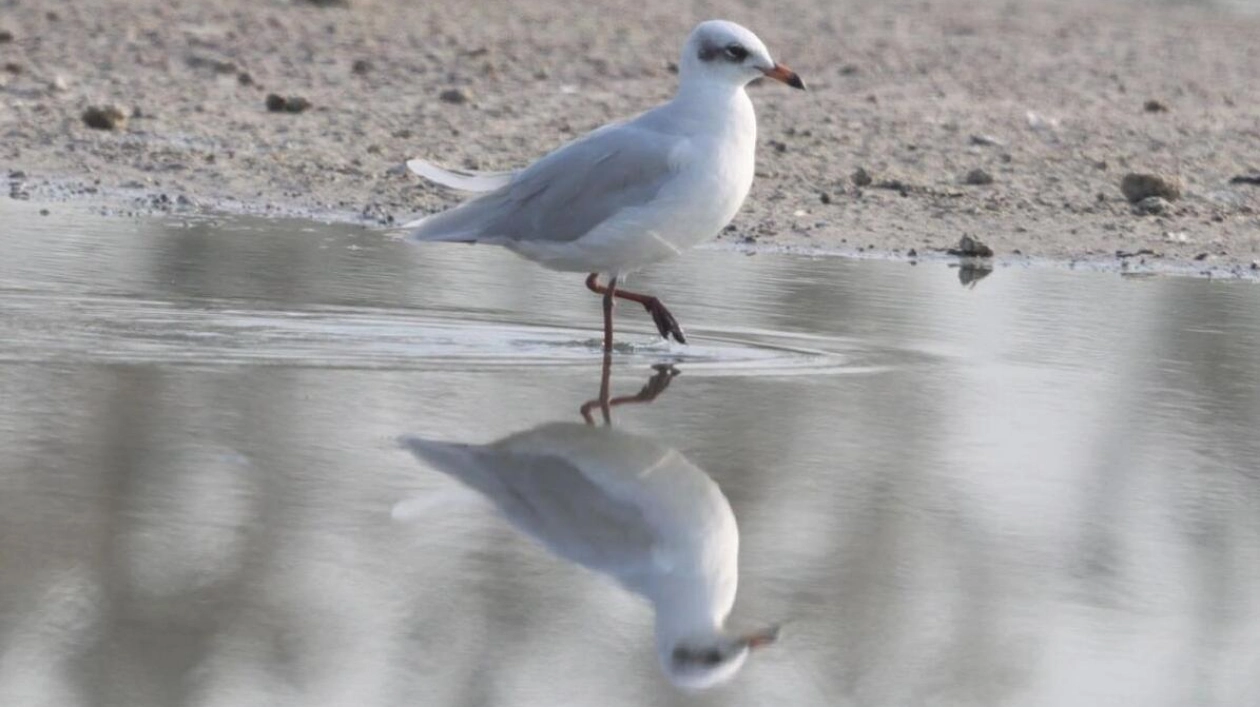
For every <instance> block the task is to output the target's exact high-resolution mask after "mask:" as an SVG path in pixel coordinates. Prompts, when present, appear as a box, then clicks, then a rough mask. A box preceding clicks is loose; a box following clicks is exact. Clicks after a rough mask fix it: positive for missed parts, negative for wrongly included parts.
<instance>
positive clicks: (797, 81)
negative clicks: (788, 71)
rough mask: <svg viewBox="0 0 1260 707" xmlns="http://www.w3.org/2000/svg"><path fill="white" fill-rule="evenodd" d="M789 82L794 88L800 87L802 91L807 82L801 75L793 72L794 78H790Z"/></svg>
mask: <svg viewBox="0 0 1260 707" xmlns="http://www.w3.org/2000/svg"><path fill="white" fill-rule="evenodd" d="M787 84H788V85H789V86H791V87H792V88H799V89H801V90H802V91H804V90H805V82H804V81H802V80H801V77H800V76H799V75H797V74H792V78H790V79H788V82H787Z"/></svg>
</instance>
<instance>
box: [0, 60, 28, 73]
mask: <svg viewBox="0 0 1260 707" xmlns="http://www.w3.org/2000/svg"><path fill="white" fill-rule="evenodd" d="M4 70H5V71H6V72H7V73H10V74H13V75H15V76H16V75H17V74H20V73H22V72H23V71H24V70H25V69H24V68H23V66H22V65H21V64H19V63H17V62H16V61H6V62H5V63H4Z"/></svg>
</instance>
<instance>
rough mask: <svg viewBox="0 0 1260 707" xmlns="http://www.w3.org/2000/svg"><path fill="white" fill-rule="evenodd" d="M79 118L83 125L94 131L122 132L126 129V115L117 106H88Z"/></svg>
mask: <svg viewBox="0 0 1260 707" xmlns="http://www.w3.org/2000/svg"><path fill="white" fill-rule="evenodd" d="M81 117H82V118H83V124H84V125H87V126H88V127H89V128H93V129H95V130H122V129H123V128H126V127H127V114H126V113H123V112H122V111H121V110H119V109H118V107H117V106H88V107H87V109H86V110H84V111H83V115H82V116H81Z"/></svg>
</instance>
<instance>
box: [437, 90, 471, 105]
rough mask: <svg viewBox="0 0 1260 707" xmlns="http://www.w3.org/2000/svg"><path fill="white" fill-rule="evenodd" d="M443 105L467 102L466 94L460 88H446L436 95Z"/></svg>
mask: <svg viewBox="0 0 1260 707" xmlns="http://www.w3.org/2000/svg"><path fill="white" fill-rule="evenodd" d="M438 98H440V99H442V101H443V102H444V103H451V104H453V105H461V104H464V103H467V102H468V92H467V91H465V90H464V89H462V88H448V89H446V90H445V91H442V92H441V93H439V94H438Z"/></svg>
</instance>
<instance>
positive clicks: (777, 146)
mask: <svg viewBox="0 0 1260 707" xmlns="http://www.w3.org/2000/svg"><path fill="white" fill-rule="evenodd" d="M770 147H773V148H774V151H775V152H778V153H779V154H783V153H784V152H787V143H784V142H779V141H778V140H771V141H770Z"/></svg>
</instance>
